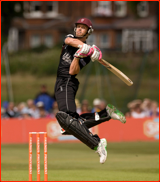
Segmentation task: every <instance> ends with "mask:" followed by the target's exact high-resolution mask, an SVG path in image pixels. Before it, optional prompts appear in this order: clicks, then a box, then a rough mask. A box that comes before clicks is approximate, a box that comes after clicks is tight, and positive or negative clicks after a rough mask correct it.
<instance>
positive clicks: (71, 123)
mask: <svg viewBox="0 0 160 182" xmlns="http://www.w3.org/2000/svg"><path fill="white" fill-rule="evenodd" d="M56 118H57V120H58V122H59V124H60V126H61V127H62V128H64V129H65V130H66V132H68V133H70V134H72V135H73V136H75V137H76V138H78V139H79V140H80V141H81V142H83V143H84V144H86V145H87V146H88V147H89V148H91V149H93V150H95V151H96V152H97V153H98V154H99V155H100V163H104V162H105V161H106V158H107V149H106V147H107V141H106V139H100V138H99V136H98V135H93V134H92V133H91V132H90V131H89V130H88V128H87V127H86V126H84V123H82V122H81V121H80V120H78V119H76V118H73V117H72V116H70V115H69V114H67V113H65V112H62V111H59V112H58V113H57V114H56Z"/></svg>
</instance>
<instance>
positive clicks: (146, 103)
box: [141, 98, 152, 117]
mask: <svg viewBox="0 0 160 182" xmlns="http://www.w3.org/2000/svg"><path fill="white" fill-rule="evenodd" d="M151 104H152V101H151V100H150V99H148V98H145V99H144V100H143V102H142V104H141V108H142V109H143V111H144V112H145V115H146V117H149V116H150V114H151Z"/></svg>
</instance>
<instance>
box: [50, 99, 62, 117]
mask: <svg viewBox="0 0 160 182" xmlns="http://www.w3.org/2000/svg"><path fill="white" fill-rule="evenodd" d="M58 111H59V110H58V104H57V102H56V101H55V102H54V103H53V107H52V112H50V113H49V114H48V117H50V118H55V116H56V114H57V112H58Z"/></svg>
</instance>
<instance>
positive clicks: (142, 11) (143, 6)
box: [137, 1, 149, 17]
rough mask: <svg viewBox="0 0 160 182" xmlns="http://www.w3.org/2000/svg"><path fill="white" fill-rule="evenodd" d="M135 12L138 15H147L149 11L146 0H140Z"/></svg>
mask: <svg viewBox="0 0 160 182" xmlns="http://www.w3.org/2000/svg"><path fill="white" fill-rule="evenodd" d="M137 12H138V15H139V16H140V17H147V16H148V13H149V6H148V2H147V1H142V2H140V3H139V4H138V6H137Z"/></svg>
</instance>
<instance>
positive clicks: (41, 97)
mask: <svg viewBox="0 0 160 182" xmlns="http://www.w3.org/2000/svg"><path fill="white" fill-rule="evenodd" d="M34 101H35V104H37V103H38V102H39V101H41V102H43V103H44V109H45V110H46V111H48V112H49V110H51V109H52V105H53V102H54V99H53V98H52V97H51V96H50V94H49V93H48V92H47V87H46V85H42V86H41V91H40V93H38V94H37V96H36V98H35V100H34Z"/></svg>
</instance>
